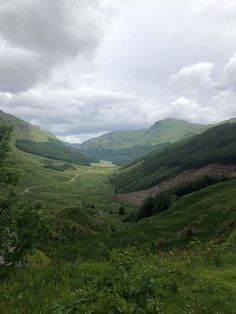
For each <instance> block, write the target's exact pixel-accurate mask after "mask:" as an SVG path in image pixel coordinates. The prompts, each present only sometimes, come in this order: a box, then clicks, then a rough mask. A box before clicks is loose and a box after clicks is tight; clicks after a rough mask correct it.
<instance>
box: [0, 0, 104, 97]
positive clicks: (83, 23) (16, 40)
mask: <svg viewBox="0 0 236 314" xmlns="http://www.w3.org/2000/svg"><path fill="white" fill-rule="evenodd" d="M3 1H4V2H6V3H7V2H8V1H7V0H3ZM107 23H108V16H107V13H106V12H105V11H104V10H102V6H101V4H100V1H97V2H94V1H91V0H77V1H75V0H69V1H68V0H57V1H53V0H33V1H27V0H22V1H18V2H14V5H9V6H7V5H6V6H5V7H4V6H3V7H2V8H1V10H0V47H2V50H3V49H5V50H7V51H8V52H9V53H10V56H8V54H5V56H4V58H1V59H0V70H1V72H0V90H2V91H9V92H15V91H16V92H18V91H21V90H27V89H28V88H30V87H33V86H34V85H35V84H36V83H37V82H39V81H43V80H45V75H46V74H47V75H48V73H49V72H50V70H51V69H52V68H53V67H56V66H60V65H62V64H65V63H66V62H68V61H70V60H71V59H72V58H76V57H77V56H78V55H80V56H82V57H84V58H87V57H90V56H91V55H92V54H93V53H94V51H95V50H96V49H97V47H98V46H99V44H100V42H101V39H102V37H103V35H104V31H105V28H106V26H107ZM20 50H22V51H25V53H26V54H28V56H29V57H28V58H24V56H23V55H22V53H21V51H20ZM80 61H81V59H80ZM11 80H12V82H11ZM17 81H18V86H17Z"/></svg>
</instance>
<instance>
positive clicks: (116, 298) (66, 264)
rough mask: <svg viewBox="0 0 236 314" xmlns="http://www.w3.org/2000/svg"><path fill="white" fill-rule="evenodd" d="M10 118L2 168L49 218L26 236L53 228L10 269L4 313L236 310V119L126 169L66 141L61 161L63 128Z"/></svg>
mask: <svg viewBox="0 0 236 314" xmlns="http://www.w3.org/2000/svg"><path fill="white" fill-rule="evenodd" d="M4 115H5V114H4ZM4 115H2V120H4V117H5V120H4V121H5V122H4V123H2V125H1V124H0V127H2V128H3V131H4V130H5V129H4V125H6V122H8V123H9V121H10V122H11V126H12V127H13V131H12V132H13V136H12V138H11V141H9V145H10V148H11V153H10V156H8V157H6V159H2V164H3V165H4V167H3V168H1V169H3V170H2V171H3V173H4V171H5V170H4V169H5V168H6V169H8V167H9V168H10V169H11V171H13V170H14V172H15V173H17V176H18V177H19V182H18V183H17V185H16V187H15V194H16V200H14V204H15V206H16V207H17V208H19V210H20V218H21V217H28V216H27V213H28V212H29V213H30V215H31V214H32V216H33V215H35V214H36V215H37V219H38V220H39V221H42V224H43V225H41V226H40V227H39V226H37V222H36V221H33V222H31V219H33V218H32V217H31V216H30V218H28V220H27V219H26V218H24V219H26V220H23V221H24V224H26V223H28V221H29V222H30V223H32V225H31V227H30V231H29V230H28V229H27V230H26V233H24V234H23V235H24V238H23V239H24V241H25V239H31V238H32V236H33V235H34V232H36V231H37V228H39V229H40V230H41V228H42V231H41V232H40V234H39V236H38V237H37V238H36V240H35V241H34V242H33V244H32V247H30V249H28V250H27V253H25V254H24V256H23V258H22V259H21V260H20V263H19V264H17V267H15V268H14V267H13V268H12V269H11V267H10V268H9V269H7V274H6V273H4V272H2V273H0V274H1V276H2V277H1V278H2V285H1V286H0V312H1V313H16V314H23V313H63V314H64V313H65V314H66V313H71V314H72V313H98V314H103V313H112V314H113V313H153V314H155V313H196V314H198V313H199V314H200V313H212V314H213V313H214V314H215V313H234V309H235V308H236V304H235V298H234V296H235V294H236V286H235V280H234V279H235V274H236V263H235V254H236V251H235V250H236V233H235V222H236V210H235V209H236V207H235V206H236V178H235V177H236V160H235V156H236V150H235V149H236V144H235V131H236V124H235V123H233V122H232V123H225V124H222V125H219V126H216V127H211V128H210V127H209V128H207V130H205V131H202V132H200V133H198V134H196V135H193V136H190V137H188V138H184V139H182V140H180V141H177V142H174V143H173V144H171V143H169V144H168V145H167V146H166V147H162V148H158V149H156V150H154V151H152V152H151V153H149V154H148V153H147V154H145V155H144V156H142V157H140V156H137V157H138V158H137V159H136V160H134V161H132V162H130V163H128V164H126V165H124V166H119V165H116V164H114V163H112V162H111V161H97V160H96V157H95V156H85V155H81V152H80V151H79V150H77V148H73V150H72V151H71V150H70V149H69V150H68V147H67V146H66V145H65V144H63V143H61V142H60V141H59V140H58V139H56V140H55V139H54V140H55V141H57V142H56V145H54V144H53V149H52V150H50V152H49V154H50V156H51V158H49V155H48V151H47V150H46V153H45V151H43V153H42V150H41V148H42V147H44V149H45V147H49V146H50V145H51V142H50V140H49V141H48V139H50V137H51V135H48V133H45V132H44V131H43V130H40V129H38V128H35V127H32V126H31V125H30V124H29V125H28V124H26V125H25V124H24V122H23V121H21V120H19V119H17V118H15V117H14V118H13V117H12V116H10V117H9V116H7V119H6V116H4ZM19 125H20V127H19ZM22 125H23V126H24V127H23V128H22ZM22 130H24V131H22ZM37 132H38V133H37ZM169 132H170V133H171V131H169ZM40 134H41V135H40ZM42 134H43V135H42ZM40 136H41V137H40ZM20 138H21V139H23V140H25V139H26V138H27V141H28V142H27V145H28V144H30V146H27V147H30V151H29V149H28V148H27V149H25V148H24V149H22V147H21V148H19V147H18V146H17V141H18V140H20ZM47 141H48V142H47ZM2 142H3V139H2ZM32 143H39V145H37V149H36V150H35V147H36V146H35V145H34V144H32ZM40 143H44V144H43V146H41V144H40ZM45 143H48V144H47V145H46V146H45ZM15 144H16V145H15ZM31 144H32V145H31ZM4 145H5V144H4ZM3 147H7V146H3ZM38 147H40V149H39V150H38ZM55 148H59V158H58V159H57V151H56V150H55ZM7 151H8V150H7ZM62 152H63V153H62ZM51 154H53V155H51ZM77 154H78V155H77ZM78 156H79V158H80V161H79V162H78V159H77V157H78ZM81 156H84V157H83V158H84V159H81ZM0 157H1V156H0ZM68 158H72V160H73V161H68V160H69V159H68ZM8 160H9V165H7V167H6V166H5V163H6V162H8ZM83 160H86V162H85V163H84V162H83ZM81 161H82V162H81ZM11 175H12V174H11ZM1 180H2V182H3V183H4V182H5V181H4V176H3V177H2V179H1ZM4 184H5V183H4ZM3 191H4V190H3ZM162 193H164V194H162ZM149 198H150V204H149V203H148V202H149ZM167 203H168V204H167ZM2 204H3V205H4V203H2ZM163 204H164V205H163ZM166 204H167V205H168V206H166ZM3 205H2V206H3ZM161 206H162V207H163V206H164V207H163V208H162V207H161ZM3 208H4V207H3ZM10 208H11V207H10ZM24 208H26V210H24ZM161 208H162V209H161ZM31 211H32V212H31ZM3 212H4V211H3ZM140 212H141V214H142V215H141V216H140ZM147 214H148V215H147ZM24 215H26V216H24ZM19 225H20V228H19V229H16V230H17V232H19V234H21V233H20V232H21V230H22V228H23V224H22V222H21V220H20V222H19ZM23 230H24V229H23ZM27 241H28V240H27ZM11 248H12V247H10V250H11ZM10 254H11V252H10ZM10 256H11V255H10ZM39 300H40V302H39Z"/></svg>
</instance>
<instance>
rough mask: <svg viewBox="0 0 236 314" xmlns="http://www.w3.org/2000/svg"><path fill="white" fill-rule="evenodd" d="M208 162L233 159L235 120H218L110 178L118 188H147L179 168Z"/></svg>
mask: <svg viewBox="0 0 236 314" xmlns="http://www.w3.org/2000/svg"><path fill="white" fill-rule="evenodd" d="M211 163H223V164H224V163H226V164H230V163H232V164H233V163H236V123H231V124H222V125H219V126H216V127H214V128H211V129H209V130H207V131H205V132H203V133H201V134H198V135H196V136H194V137H191V138H189V139H186V140H184V141H180V142H178V143H174V144H172V145H170V146H169V147H167V148H166V149H164V150H161V151H155V152H153V153H150V154H149V155H147V156H145V157H144V158H143V159H141V160H139V161H138V162H134V163H133V164H130V165H129V166H127V167H125V168H124V169H123V170H122V171H121V172H120V174H119V175H118V176H116V177H115V178H114V182H115V183H116V184H117V186H118V187H119V189H120V190H121V191H135V190H141V189H145V188H149V187H151V186H153V185H155V184H157V183H159V182H161V181H163V180H164V179H167V178H170V177H173V176H174V175H176V174H179V173H180V172H181V171H183V170H186V169H191V168H201V167H203V166H205V165H208V164H211Z"/></svg>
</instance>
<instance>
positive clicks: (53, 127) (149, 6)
mask: <svg viewBox="0 0 236 314" xmlns="http://www.w3.org/2000/svg"><path fill="white" fill-rule="evenodd" d="M235 17H236V4H235V1H232V0H225V1H223V2H222V1H219V0H180V1H178V4H177V3H176V1H174V0H166V1H165V2H164V1H162V2H159V1H154V0H135V1H134V0H128V1H125V2H122V3H120V2H117V1H114V0H100V1H93V0H57V1H53V0H21V1H17V0H12V1H10V2H9V1H7V0H2V1H1V3H0V108H1V109H2V110H5V111H6V112H10V113H13V114H16V115H18V116H19V117H21V118H24V119H26V120H28V121H31V122H33V123H36V124H39V125H41V126H42V127H44V128H47V129H48V130H50V131H52V132H54V133H55V134H56V135H58V136H60V137H62V138H64V139H67V140H70V141H82V140H84V139H87V138H89V137H92V136H94V135H96V134H101V133H103V132H106V131H110V130H119V129H133V128H136V129H137V128H141V127H146V126H149V125H151V124H152V123H154V122H155V121H156V120H158V119H162V118H165V117H176V118H182V119H186V120H189V121H194V122H203V123H208V122H216V121H220V120H223V119H227V118H230V117H235V116H236V74H235V73H236V18H235Z"/></svg>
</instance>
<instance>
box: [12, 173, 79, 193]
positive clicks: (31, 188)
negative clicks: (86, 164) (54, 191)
mask: <svg viewBox="0 0 236 314" xmlns="http://www.w3.org/2000/svg"><path fill="white" fill-rule="evenodd" d="M78 177H79V173H76V174H75V175H74V176H73V177H72V178H71V179H69V180H67V181H65V182H60V183H58V184H65V183H71V182H74V181H75V180H76V179H77V178H78ZM51 185H55V183H50V184H41V185H35V186H31V187H28V188H26V189H25V190H24V191H23V192H20V193H18V195H24V194H26V193H29V192H30V191H31V190H34V189H39V188H42V187H45V186H51Z"/></svg>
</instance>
